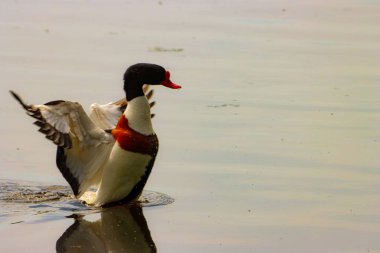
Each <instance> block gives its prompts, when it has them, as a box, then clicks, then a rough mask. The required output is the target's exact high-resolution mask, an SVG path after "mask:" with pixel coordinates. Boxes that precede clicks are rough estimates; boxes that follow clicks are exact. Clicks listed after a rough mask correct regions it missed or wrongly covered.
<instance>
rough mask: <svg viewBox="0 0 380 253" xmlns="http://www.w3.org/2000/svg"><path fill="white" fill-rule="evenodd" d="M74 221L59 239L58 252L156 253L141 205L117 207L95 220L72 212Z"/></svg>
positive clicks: (108, 209) (104, 211) (105, 211)
mask: <svg viewBox="0 0 380 253" xmlns="http://www.w3.org/2000/svg"><path fill="white" fill-rule="evenodd" d="M72 218H74V220H75V221H74V223H73V224H72V225H71V226H70V227H69V228H68V229H66V231H65V232H64V233H63V234H62V236H61V237H60V238H59V239H58V240H57V243H56V250H57V252H59V253H61V252H65V253H67V252H72V253H73V252H157V249H156V245H155V244H154V242H153V239H152V237H151V234H150V231H149V228H148V224H147V222H146V220H145V217H144V214H143V211H142V207H141V206H138V205H133V206H126V205H123V206H115V207H110V208H106V209H104V210H102V211H101V213H100V218H98V219H97V220H95V221H89V220H86V219H85V218H86V217H84V216H81V215H73V216H72Z"/></svg>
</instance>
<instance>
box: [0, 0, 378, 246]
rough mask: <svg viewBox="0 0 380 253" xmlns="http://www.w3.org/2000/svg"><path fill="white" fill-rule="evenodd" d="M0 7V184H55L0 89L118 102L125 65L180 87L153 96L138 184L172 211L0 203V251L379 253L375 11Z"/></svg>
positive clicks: (36, 138) (157, 5)
mask: <svg viewBox="0 0 380 253" xmlns="http://www.w3.org/2000/svg"><path fill="white" fill-rule="evenodd" d="M0 5H1V6H0V31H1V40H0V80H1V81H0V83H1V84H0V87H1V90H0V91H1V92H0V99H1V101H2V103H1V105H0V113H1V116H2V119H3V121H2V124H1V133H2V142H1V145H0V161H1V167H0V178H1V179H5V180H27V181H32V182H34V183H37V184H38V183H41V184H44V185H46V184H47V185H65V181H64V180H63V179H62V178H61V175H60V174H59V172H58V170H57V169H56V168H55V148H54V145H52V144H51V143H49V142H48V141H46V140H44V138H43V137H42V136H41V135H40V133H38V132H37V131H36V129H35V127H34V126H33V125H32V124H31V123H32V120H31V119H28V118H27V117H26V116H25V114H24V113H23V112H22V110H21V109H20V107H19V105H17V104H16V103H15V101H13V99H12V98H11V96H10V95H9V94H8V90H10V89H12V90H15V91H17V92H19V93H20V94H21V95H22V96H23V97H24V98H25V100H26V101H28V102H31V103H44V102H46V101H50V100H52V99H68V100H73V101H80V102H81V103H82V104H83V105H84V106H85V107H88V106H89V105H90V104H91V103H93V102H97V103H103V102H104V103H106V102H109V101H113V100H117V99H119V98H121V97H122V96H123V93H122V74H123V72H124V70H125V68H126V67H127V66H129V65H131V64H133V63H136V62H153V63H158V64H161V65H163V66H165V67H166V68H167V69H168V70H170V71H171V74H172V80H173V81H174V82H177V83H179V84H181V85H182V86H183V89H181V90H179V91H172V90H168V89H164V88H157V89H156V93H155V100H156V101H157V105H156V106H155V107H154V113H155V114H156V117H155V118H154V122H153V124H154V128H155V130H156V132H157V134H158V136H159V139H160V151H159V154H158V159H157V161H156V164H155V167H154V169H153V172H152V175H151V177H150V179H149V181H148V184H147V186H146V189H147V190H152V191H158V192H162V193H165V194H168V195H169V196H171V197H173V198H174V199H175V202H174V203H172V204H170V205H165V206H156V207H143V208H142V209H141V208H140V209H138V208H137V209H128V208H126V207H120V209H117V210H115V211H105V212H101V211H99V212H97V211H96V212H94V213H92V212H91V213H86V212H85V213H84V214H83V213H82V215H83V217H77V216H72V215H71V214H73V213H75V212H74V211H72V209H70V208H71V207H70V208H68V209H65V210H64V211H63V210H62V208H66V207H67V206H72V205H74V207H75V206H76V205H78V203H77V202H75V201H74V202H71V201H69V202H66V200H65V201H64V200H62V201H58V202H54V204H49V205H53V208H52V209H50V210H54V212H51V213H47V214H38V215H35V214H36V209H35V208H34V207H33V204H30V205H23V207H22V208H21V209H18V207H19V206H18V205H14V206H13V205H11V206H7V209H5V208H4V207H2V209H1V210H14V214H13V215H9V212H7V213H6V214H5V211H3V212H0V236H1V238H2V240H1V241H2V242H1V244H0V251H1V252H25V251H27V250H32V251H33V252H54V251H55V250H56V246H57V242H58V241H60V242H61V243H60V244H59V245H61V246H62V245H63V246H62V247H63V248H62V247H61V248H60V249H61V250H62V251H63V249H65V250H66V252H79V251H75V250H77V249H78V248H75V247H74V249H72V250H71V251H69V250H68V249H67V247H66V246H67V245H70V243H71V245H79V243H82V244H80V245H82V246H81V247H83V248H86V247H87V246H89V247H90V246H96V248H98V249H99V251H100V252H107V249H108V251H110V250H111V249H112V250H114V252H123V251H122V249H124V250H125V251H126V249H128V250H130V251H132V252H144V251H147V252H149V251H152V250H153V251H154V250H155V249H156V250H157V252H311V253H312V252H355V253H356V252H380V244H379V242H378V238H379V236H380V197H379V196H380V190H379V189H380V188H379V187H378V185H379V183H380V170H379V164H380V158H379V151H380V134H379V133H380V100H379V95H380V86H379V80H380V72H379V71H378V70H379V67H380V58H379V52H380V43H379V41H380V31H379V29H378V24H379V23H380V16H379V15H378V13H379V11H380V4H379V3H378V2H376V1H353V0H352V1H338V0H334V1H330V2H328V3H319V2H315V1H314V2H304V1H291V2H284V1H276V0H271V1H243V0H239V1H234V2H230V1H188V2H183V1H176V2H174V1H107V2H105V1H75V2H69V1H66V2H62V3H58V2H51V1H33V2H27V1H2V2H1V3H0ZM21 217H22V219H20V218H21ZM136 217H143V219H141V218H136ZM80 219H82V220H84V221H83V222H80V221H79V220H80ZM20 220H23V221H24V222H19V221H20ZM74 224H77V225H75V226H74V227H76V228H78V229H79V230H75V229H69V228H70V227H72V226H73V225H74ZM100 224H111V225H112V224H113V225H115V226H117V224H119V226H121V229H112V227H108V226H107V225H104V226H102V225H100ZM137 228H139V229H137ZM68 230H69V231H83V232H82V233H79V234H78V235H77V236H75V233H66V231H68ZM133 231H139V232H138V236H137V237H136V236H135V238H139V239H136V241H138V242H139V243H138V244H133V242H131V240H132V239H133V238H132V237H133V236H132V237H131V236H130V234H131V233H132V232H133ZM147 231H149V233H147ZM124 232H125V233H124ZM65 233H66V235H68V234H69V235H71V236H70V237H63V238H71V239H68V240H69V241H67V242H66V243H62V242H64V241H65V240H63V239H62V240H59V239H60V238H62V236H63V235H64V234H65ZM132 234H133V233H132ZM107 235H110V236H111V237H107ZM73 238H74V239H73ZM144 238H145V239H144ZM100 241H102V242H104V243H103V244H102V243H99V242H100ZM152 241H153V243H154V247H152V246H151V245H152ZM136 245H137V246H136ZM64 246H65V247H66V248H64ZM128 247H129V248H128ZM86 249H87V248H86ZM63 252H64V251H63Z"/></svg>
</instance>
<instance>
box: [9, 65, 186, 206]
mask: <svg viewBox="0 0 380 253" xmlns="http://www.w3.org/2000/svg"><path fill="white" fill-rule="evenodd" d="M159 84H160V85H163V86H165V87H168V88H172V89H179V88H181V86H179V85H177V84H175V83H173V82H172V81H171V80H170V73H169V71H166V70H165V69H164V68H163V67H161V66H159V65H156V64H149V63H138V64H135V65H132V66H130V67H129V68H128V69H127V70H126V72H125V74H124V91H125V94H126V98H125V99H122V100H119V101H117V102H114V103H108V104H106V105H98V104H93V105H91V112H90V114H89V115H87V114H86V112H85V111H84V110H83V107H82V106H81V105H80V104H79V103H77V102H70V101H63V100H56V101H51V102H48V103H45V104H43V105H28V104H25V103H24V102H23V100H22V99H21V97H20V96H19V95H17V94H16V93H15V92H13V91H10V92H11V94H12V95H13V97H14V98H15V99H16V100H17V101H18V102H19V103H20V104H21V105H22V107H23V108H24V109H25V110H26V112H27V114H28V115H29V116H31V117H33V118H35V119H36V121H35V122H34V124H35V125H37V126H38V127H39V131H40V132H42V133H43V134H45V136H46V138H48V139H49V140H51V141H53V143H54V144H56V145H57V156H56V163H57V167H58V169H59V170H60V172H61V173H62V175H63V177H64V178H65V179H66V181H67V182H68V183H69V185H70V186H71V189H72V190H73V193H74V195H75V197H76V198H78V199H82V200H84V201H86V203H87V204H89V205H94V206H105V205H110V204H114V203H125V202H130V201H133V200H136V199H137V198H138V197H139V196H140V194H141V192H142V190H143V188H144V186H145V184H146V182H147V180H148V177H149V175H150V172H151V170H152V168H153V165H154V161H155V158H156V155H157V152H158V138H157V136H156V134H155V133H154V131H153V127H152V121H151V117H152V114H151V111H150V107H151V106H153V105H154V102H151V103H150V102H149V99H150V98H151V97H152V94H153V93H152V92H153V90H151V91H149V92H148V89H147V88H146V85H159ZM145 92H146V94H145ZM92 186H96V187H97V190H96V193H95V194H89V192H88V190H89V189H90V187H92ZM85 193H86V194H85Z"/></svg>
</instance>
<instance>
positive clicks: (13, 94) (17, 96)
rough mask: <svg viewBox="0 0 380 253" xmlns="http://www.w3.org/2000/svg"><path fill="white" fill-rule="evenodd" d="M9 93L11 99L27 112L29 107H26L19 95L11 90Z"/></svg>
mask: <svg viewBox="0 0 380 253" xmlns="http://www.w3.org/2000/svg"><path fill="white" fill-rule="evenodd" d="M9 92H10V93H11V95H12V96H13V98H14V99H16V100H17V101H18V102H19V103H20V104H21V105H22V107H23V108H24V109H25V110H28V108H30V106H28V105H27V104H25V103H24V101H23V100H22V98H21V97H20V95H18V94H17V93H16V92H14V91H13V90H10V91H9Z"/></svg>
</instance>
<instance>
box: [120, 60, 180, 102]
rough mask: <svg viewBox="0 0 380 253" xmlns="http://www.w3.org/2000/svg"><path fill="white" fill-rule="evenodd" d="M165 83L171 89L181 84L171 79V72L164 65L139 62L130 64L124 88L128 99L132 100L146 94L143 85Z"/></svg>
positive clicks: (125, 75) (126, 72)
mask: <svg viewBox="0 0 380 253" xmlns="http://www.w3.org/2000/svg"><path fill="white" fill-rule="evenodd" d="M144 84H149V85H163V86H165V87H168V88H171V89H179V88H181V86H180V85H178V84H175V83H173V82H172V81H171V80H170V72H169V71H167V70H165V69H164V68H163V67H161V66H159V65H156V64H151V63H137V64H135V65H132V66H130V67H129V68H128V69H127V70H126V71H125V74H124V90H125V92H126V95H127V100H128V101H131V100H132V99H133V98H135V97H138V96H144V92H143V90H142V86H143V85H144Z"/></svg>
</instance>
